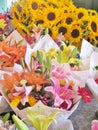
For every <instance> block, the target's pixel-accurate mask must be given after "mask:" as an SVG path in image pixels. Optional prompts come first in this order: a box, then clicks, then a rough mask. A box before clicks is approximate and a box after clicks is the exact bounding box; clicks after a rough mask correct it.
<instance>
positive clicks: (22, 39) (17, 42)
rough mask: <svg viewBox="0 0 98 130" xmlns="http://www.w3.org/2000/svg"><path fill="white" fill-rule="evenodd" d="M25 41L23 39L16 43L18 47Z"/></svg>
mask: <svg viewBox="0 0 98 130" xmlns="http://www.w3.org/2000/svg"><path fill="white" fill-rule="evenodd" d="M23 41H24V39H21V40H20V41H18V42H16V45H19V44H21V43H22V42H23Z"/></svg>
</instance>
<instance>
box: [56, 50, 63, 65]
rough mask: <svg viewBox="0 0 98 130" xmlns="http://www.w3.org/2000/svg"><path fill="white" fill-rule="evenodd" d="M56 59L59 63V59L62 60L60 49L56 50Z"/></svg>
mask: <svg viewBox="0 0 98 130" xmlns="http://www.w3.org/2000/svg"><path fill="white" fill-rule="evenodd" d="M57 61H58V62H59V63H61V61H62V54H61V51H60V50H59V51H58V56H57Z"/></svg>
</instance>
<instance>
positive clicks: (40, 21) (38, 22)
mask: <svg viewBox="0 0 98 130" xmlns="http://www.w3.org/2000/svg"><path fill="white" fill-rule="evenodd" d="M43 23H44V21H43V20H38V21H37V23H36V24H37V25H38V24H43Z"/></svg>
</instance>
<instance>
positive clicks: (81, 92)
mask: <svg viewBox="0 0 98 130" xmlns="http://www.w3.org/2000/svg"><path fill="white" fill-rule="evenodd" d="M78 95H79V96H81V97H82V98H83V99H84V100H85V102H91V101H92V96H91V93H90V91H89V90H88V89H87V88H80V87H78Z"/></svg>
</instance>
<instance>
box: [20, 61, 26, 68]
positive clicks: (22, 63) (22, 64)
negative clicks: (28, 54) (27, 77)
mask: <svg viewBox="0 0 98 130" xmlns="http://www.w3.org/2000/svg"><path fill="white" fill-rule="evenodd" d="M20 64H21V66H22V68H23V69H25V64H24V60H23V58H20Z"/></svg>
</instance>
